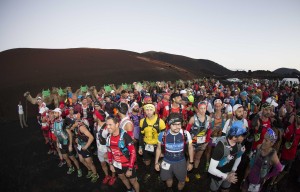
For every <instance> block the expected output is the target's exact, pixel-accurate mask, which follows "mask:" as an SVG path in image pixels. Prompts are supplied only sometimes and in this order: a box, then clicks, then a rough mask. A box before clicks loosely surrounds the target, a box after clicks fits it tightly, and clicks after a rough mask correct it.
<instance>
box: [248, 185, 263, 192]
mask: <svg viewBox="0 0 300 192" xmlns="http://www.w3.org/2000/svg"><path fill="white" fill-rule="evenodd" d="M259 188H260V184H251V183H250V184H249V188H248V191H251V192H259Z"/></svg>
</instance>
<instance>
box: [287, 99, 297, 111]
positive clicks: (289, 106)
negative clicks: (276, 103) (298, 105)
mask: <svg viewBox="0 0 300 192" xmlns="http://www.w3.org/2000/svg"><path fill="white" fill-rule="evenodd" d="M294 107H295V103H294V101H292V100H289V101H288V102H287V105H286V110H287V111H289V112H290V111H293V109H294Z"/></svg>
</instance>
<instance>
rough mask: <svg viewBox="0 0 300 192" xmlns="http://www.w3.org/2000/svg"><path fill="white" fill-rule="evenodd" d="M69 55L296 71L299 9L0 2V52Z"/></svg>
mask: <svg viewBox="0 0 300 192" xmlns="http://www.w3.org/2000/svg"><path fill="white" fill-rule="evenodd" d="M77 47H88V48H101V49H123V50H129V51H134V52H139V53H142V52H146V51H161V52H167V53H171V54H177V55H184V56H187V57H191V58H195V59H209V60H212V61H214V62H216V63H218V64H220V65H223V66H224V67H226V68H228V69H231V70H237V69H238V70H246V71H247V70H270V71H273V70H275V69H277V68H280V67H286V68H295V69H298V70H299V71H300V57H299V54H300V1H299V0H263V1H262V0H251V1H241V0H226V1H224V0H193V1H180V0H163V1H162V0H160V1H158V0H152V1H138V0H131V1H129V0H127V1H126V0H123V1H121V0H120V1H102V0H91V1H79V0H72V1H71V0H65V1H61V0H60V1H58V0H51V1H38V0H4V1H1V2H0V52H1V51H4V50H8V49H13V48H50V49H53V48H58V49H60V48H62V49H64V48H77Z"/></svg>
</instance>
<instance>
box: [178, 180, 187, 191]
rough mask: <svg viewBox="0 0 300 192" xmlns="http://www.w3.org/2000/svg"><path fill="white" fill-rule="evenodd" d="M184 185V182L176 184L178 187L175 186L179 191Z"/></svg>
mask: <svg viewBox="0 0 300 192" xmlns="http://www.w3.org/2000/svg"><path fill="white" fill-rule="evenodd" d="M184 184H185V182H178V185H177V188H178V191H181V190H182V189H183V188H184Z"/></svg>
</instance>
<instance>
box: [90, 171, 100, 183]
mask: <svg viewBox="0 0 300 192" xmlns="http://www.w3.org/2000/svg"><path fill="white" fill-rule="evenodd" d="M91 178H92V179H91V182H92V183H96V181H97V180H98V179H99V175H98V174H97V173H96V174H92V176H91Z"/></svg>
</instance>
